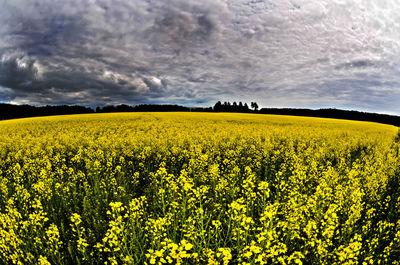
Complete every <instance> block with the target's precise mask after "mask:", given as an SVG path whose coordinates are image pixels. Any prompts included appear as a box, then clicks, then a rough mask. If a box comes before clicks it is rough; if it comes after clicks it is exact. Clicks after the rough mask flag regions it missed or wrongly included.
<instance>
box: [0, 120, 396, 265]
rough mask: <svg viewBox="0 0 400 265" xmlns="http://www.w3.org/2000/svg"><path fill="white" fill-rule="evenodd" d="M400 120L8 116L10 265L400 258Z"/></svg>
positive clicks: (1, 219)
mask: <svg viewBox="0 0 400 265" xmlns="http://www.w3.org/2000/svg"><path fill="white" fill-rule="evenodd" d="M399 149H400V142H399V136H398V128H396V127H394V126H388V125H381V124H376V123H368V122H356V121H344V120H334V119H320V118H305V117H290V116H274V115H255V114H227V113H221V114H219V113H113V114H87V115H70V116H52V117H41V118H27V119H19V120H8V121H1V122H0V178H1V180H0V264H223V265H228V264H362V265H366V264H399V260H400V196H399V195H400V189H399V179H400V158H399Z"/></svg>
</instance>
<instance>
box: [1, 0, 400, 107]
mask: <svg viewBox="0 0 400 265" xmlns="http://www.w3.org/2000/svg"><path fill="white" fill-rule="evenodd" d="M398 4H399V3H398V1H395V0H388V1H367V0H341V1H339V0H333V1H331V0H323V1H314V0H312V1H309V0H297V1H296V0H292V1H286V0H280V1H268V0H266V1H259V0H251V1H249V0H232V1H228V0H205V1H195V0H186V1H184V0H167V1H165V0H158V1H154V0H135V1H128V0H114V1H111V0H64V1H60V0H40V1H35V0H30V1H28V0H0V36H1V37H0V101H3V102H14V103H30V104H84V105H99V104H119V103H125V104H137V103H178V104H186V105H192V106H202V105H203V106H208V105H211V104H214V103H215V101H217V100H231V101H233V100H237V101H238V100H242V101H257V102H258V103H259V105H261V106H271V107H338V108H352V109H358V110H367V111H379V112H387V113H396V114H400V107H399V106H400V104H399V103H400V62H399V59H398V58H400V56H399V53H400V12H398V11H399V9H398Z"/></svg>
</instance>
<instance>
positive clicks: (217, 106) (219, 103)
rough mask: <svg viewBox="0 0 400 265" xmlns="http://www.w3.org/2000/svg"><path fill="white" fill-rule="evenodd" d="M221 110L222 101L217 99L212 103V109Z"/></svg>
mask: <svg viewBox="0 0 400 265" xmlns="http://www.w3.org/2000/svg"><path fill="white" fill-rule="evenodd" d="M221 110H222V103H221V101H218V102H217V103H215V105H214V111H221Z"/></svg>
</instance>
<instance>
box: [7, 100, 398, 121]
mask: <svg viewBox="0 0 400 265" xmlns="http://www.w3.org/2000/svg"><path fill="white" fill-rule="evenodd" d="M165 111H183V112H185V111H187V112H237V113H260V114H277V115H293V116H306V117H321V118H335V119H346V120H358V121H372V122H378V123H384V124H390V125H394V126H400V116H394V115H388V114H378V113H368V112H360V111H354V110H340V109H317V110H312V109H294V108H262V109H260V110H259V109H258V104H257V103H256V102H251V103H250V106H249V105H248V104H247V103H242V102H239V103H236V102H233V103H230V102H224V103H222V102H221V101H218V102H217V103H216V104H215V105H214V106H213V107H208V108H201V107H199V108H191V107H185V106H179V105H167V104H165V105H160V104H141V105H136V106H129V105H124V104H122V105H117V106H114V105H109V106H103V107H97V108H95V109H92V108H89V107H84V106H68V105H58V106H50V105H47V106H39V107H36V106H31V105H12V104H0V120H5V119H16V118H24V117H37V116H51V115H65V114H84V113H109V112H165Z"/></svg>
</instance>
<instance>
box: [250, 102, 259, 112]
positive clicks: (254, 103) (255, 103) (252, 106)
mask: <svg viewBox="0 0 400 265" xmlns="http://www.w3.org/2000/svg"><path fill="white" fill-rule="evenodd" d="M250 106H251V108H252V109H254V111H257V110H258V104H257V102H251V103H250Z"/></svg>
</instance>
